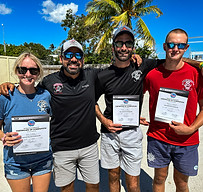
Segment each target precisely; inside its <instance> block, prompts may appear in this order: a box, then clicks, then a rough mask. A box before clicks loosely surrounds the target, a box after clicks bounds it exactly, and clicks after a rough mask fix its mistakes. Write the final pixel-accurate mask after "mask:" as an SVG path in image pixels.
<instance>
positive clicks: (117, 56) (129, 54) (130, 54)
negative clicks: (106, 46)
mask: <svg viewBox="0 0 203 192" xmlns="http://www.w3.org/2000/svg"><path fill="white" fill-rule="evenodd" d="M125 53H126V52H125ZM119 54H123V52H122V51H115V56H116V58H117V59H118V60H119V61H122V62H125V61H127V60H128V59H130V58H131V57H132V51H131V52H130V51H128V52H127V54H128V57H126V58H120V56H119Z"/></svg>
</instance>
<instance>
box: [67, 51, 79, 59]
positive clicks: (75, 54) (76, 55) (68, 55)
mask: <svg viewBox="0 0 203 192" xmlns="http://www.w3.org/2000/svg"><path fill="white" fill-rule="evenodd" d="M64 57H65V58H66V59H72V58H73V57H75V58H76V59H82V58H83V53H81V52H77V53H73V52H65V53H64Z"/></svg>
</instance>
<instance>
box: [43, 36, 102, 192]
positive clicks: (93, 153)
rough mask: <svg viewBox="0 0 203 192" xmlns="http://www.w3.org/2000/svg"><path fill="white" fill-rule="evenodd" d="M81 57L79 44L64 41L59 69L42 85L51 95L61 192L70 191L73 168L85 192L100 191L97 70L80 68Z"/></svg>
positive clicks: (53, 133) (55, 158) (56, 167)
mask: <svg viewBox="0 0 203 192" xmlns="http://www.w3.org/2000/svg"><path fill="white" fill-rule="evenodd" d="M83 56H84V53H83V48H82V46H81V44H79V43H78V42H77V41H75V40H74V39H73V40H69V41H66V42H65V43H64V44H63V45H62V48H61V56H60V61H61V63H62V65H63V66H62V67H61V70H60V71H59V72H56V73H53V74H50V75H48V76H46V77H45V78H44V79H43V81H42V83H41V86H43V87H44V88H45V89H47V90H48V91H49V92H50V94H51V107H52V113H53V116H52V120H51V146H52V150H53V157H54V178H55V183H56V186H58V187H61V189H62V191H73V185H74V180H75V175H76V168H78V169H79V171H80V173H81V175H82V177H83V180H84V181H85V183H86V191H88V192H90V191H92V192H93V191H94V192H95V191H99V164H98V148H97V140H98V138H99V134H98V133H97V129H96V116H95V88H94V87H95V77H96V73H97V70H96V69H83V61H84V57H83Z"/></svg>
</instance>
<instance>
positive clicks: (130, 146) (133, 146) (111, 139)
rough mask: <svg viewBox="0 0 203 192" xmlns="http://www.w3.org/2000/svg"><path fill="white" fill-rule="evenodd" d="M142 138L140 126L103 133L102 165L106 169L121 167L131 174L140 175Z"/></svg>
mask: <svg viewBox="0 0 203 192" xmlns="http://www.w3.org/2000/svg"><path fill="white" fill-rule="evenodd" d="M142 138H143V135H142V131H141V129H140V128H136V129H130V130H126V131H122V132H119V133H102V134H101V166H102V167H103V168H105V169H114V168H117V167H121V168H122V169H123V170H124V171H125V172H126V173H127V174H129V175H132V176H138V175H140V169H141V160H142V156H143V155H142Z"/></svg>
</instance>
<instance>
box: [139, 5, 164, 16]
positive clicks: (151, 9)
mask: <svg viewBox="0 0 203 192" xmlns="http://www.w3.org/2000/svg"><path fill="white" fill-rule="evenodd" d="M136 13H137V16H140V17H141V16H145V15H149V14H151V13H155V14H157V16H156V18H157V17H160V16H161V15H163V13H162V11H161V10H160V9H159V8H158V7H157V6H149V7H143V8H139V9H137V10H136Z"/></svg>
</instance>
